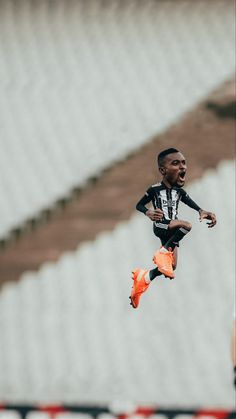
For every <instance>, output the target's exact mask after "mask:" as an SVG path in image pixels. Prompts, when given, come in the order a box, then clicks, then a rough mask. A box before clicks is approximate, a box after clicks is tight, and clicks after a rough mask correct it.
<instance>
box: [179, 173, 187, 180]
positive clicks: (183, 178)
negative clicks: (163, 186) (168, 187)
mask: <svg viewBox="0 0 236 419" xmlns="http://www.w3.org/2000/svg"><path fill="white" fill-rule="evenodd" d="M185 175H186V172H185V171H183V172H180V173H179V179H180V180H181V181H184V180H185Z"/></svg>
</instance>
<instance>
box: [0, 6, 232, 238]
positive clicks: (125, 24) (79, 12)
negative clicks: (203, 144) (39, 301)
mask: <svg viewBox="0 0 236 419" xmlns="http://www.w3.org/2000/svg"><path fill="white" fill-rule="evenodd" d="M50 5H51V3H50V2H48V1H47V0H42V1H40V4H37V7H33V5H32V4H31V2H29V1H28V0H23V1H21V4H20V6H19V7H18V6H17V5H16V4H15V2H13V1H9V2H2V3H1V5H0V8H1V10H0V78H1V85H0V127H1V135H0V148H1V153H0V189H1V196H0V219H1V224H0V238H4V237H6V236H7V235H8V234H9V233H10V231H11V230H12V229H15V228H17V227H18V226H19V225H21V224H22V223H24V222H25V221H26V220H28V219H31V218H33V217H35V216H36V215H37V214H38V213H40V212H41V211H42V210H43V209H45V208H48V207H50V206H52V205H53V204H54V203H55V202H56V201H57V200H59V199H62V198H63V197H65V195H67V194H68V193H69V191H71V190H72V189H73V188H75V187H81V186H83V185H84V184H85V183H86V181H87V180H88V179H89V178H90V177H93V176H97V175H98V174H99V173H100V172H101V171H102V170H103V169H104V168H106V167H107V166H109V165H111V164H112V163H114V162H115V161H117V160H119V159H122V158H125V156H127V155H128V154H129V153H130V152H132V151H134V150H136V149H137V148H138V147H140V146H141V145H142V144H144V143H145V142H146V141H147V140H149V139H150V138H151V137H152V136H153V135H155V134H157V133H160V132H161V131H163V130H164V129H165V128H166V127H167V126H169V124H170V123H173V122H174V121H175V120H176V119H177V118H178V117H179V116H180V115H181V114H183V113H184V112H185V111H186V110H187V109H189V108H190V107H191V106H193V105H194V104H195V103H196V102H197V101H199V100H200V99H201V98H203V97H204V96H205V95H206V94H207V93H208V92H209V91H210V90H211V89H213V88H215V87H216V86H217V85H218V84H219V83H221V82H222V81H224V80H225V79H226V78H228V77H229V76H230V75H231V74H232V73H233V71H234V13H233V2H232V1H228V2H227V3H225V2H224V1H219V0H217V1H215V2H214V7H209V5H208V4H207V3H206V2H205V1H203V0H200V1H198V2H194V3H193V2H185V1H179V2H178V3H173V2H156V1H154V0H147V1H145V7H144V6H143V5H142V4H141V3H140V2H139V1H137V0H135V1H131V2H124V3H122V4H121V3H120V2H119V1H118V0H113V1H110V2H106V6H104V4H103V2H102V1H97V0H96V1H95V0H93V1H91V0H90V1H86V2H80V1H76V0H73V1H70V5H68V2H67V1H66V0H61V1H59V2H57V3H55V4H53V7H51V6H50ZM209 28H210V29H209Z"/></svg>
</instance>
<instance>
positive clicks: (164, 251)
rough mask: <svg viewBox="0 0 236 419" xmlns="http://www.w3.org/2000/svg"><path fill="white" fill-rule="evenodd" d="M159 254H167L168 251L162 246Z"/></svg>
mask: <svg viewBox="0 0 236 419" xmlns="http://www.w3.org/2000/svg"><path fill="white" fill-rule="evenodd" d="M160 252H161V253H167V252H168V250H167V249H166V248H165V247H164V246H162V247H161V248H160Z"/></svg>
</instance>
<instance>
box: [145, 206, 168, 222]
mask: <svg viewBox="0 0 236 419" xmlns="http://www.w3.org/2000/svg"><path fill="white" fill-rule="evenodd" d="M145 215H146V216H147V217H148V218H150V220H152V221H160V220H161V219H162V218H163V215H164V212H163V211H162V210H161V209H159V208H157V209H155V210H151V209H149V210H147V212H146V214H145Z"/></svg>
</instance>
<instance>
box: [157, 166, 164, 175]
mask: <svg viewBox="0 0 236 419" xmlns="http://www.w3.org/2000/svg"><path fill="white" fill-rule="evenodd" d="M159 172H160V173H161V174H162V176H164V175H165V174H166V169H165V167H163V166H161V167H159Z"/></svg>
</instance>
